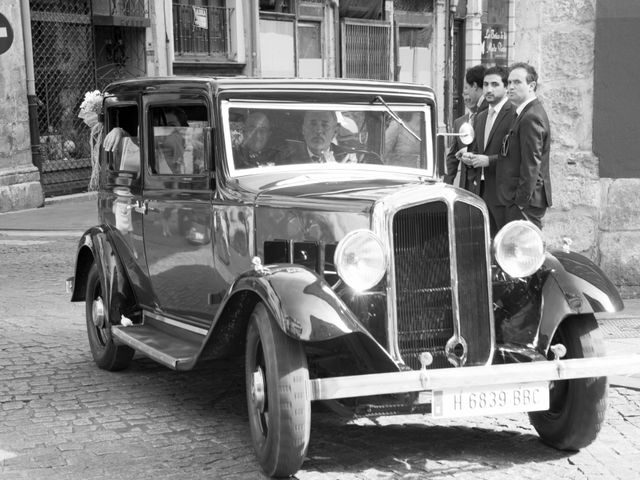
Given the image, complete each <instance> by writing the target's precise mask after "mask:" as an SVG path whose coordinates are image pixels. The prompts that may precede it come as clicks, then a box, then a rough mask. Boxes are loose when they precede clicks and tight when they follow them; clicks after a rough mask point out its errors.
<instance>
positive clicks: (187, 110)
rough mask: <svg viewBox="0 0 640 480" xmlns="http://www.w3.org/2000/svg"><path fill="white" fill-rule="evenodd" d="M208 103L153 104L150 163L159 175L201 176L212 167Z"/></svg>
mask: <svg viewBox="0 0 640 480" xmlns="http://www.w3.org/2000/svg"><path fill="white" fill-rule="evenodd" d="M207 118H208V117H207V109H206V106H204V105H193V104H190V105H179V106H176V105H172V106H153V107H151V108H150V110H149V119H150V122H151V127H150V134H151V141H150V142H149V145H150V156H149V166H150V169H151V173H153V174H157V175H199V174H204V173H206V172H207V170H208V165H207V161H206V158H205V148H204V139H205V132H206V129H207V127H208V126H209V123H208V120H207Z"/></svg>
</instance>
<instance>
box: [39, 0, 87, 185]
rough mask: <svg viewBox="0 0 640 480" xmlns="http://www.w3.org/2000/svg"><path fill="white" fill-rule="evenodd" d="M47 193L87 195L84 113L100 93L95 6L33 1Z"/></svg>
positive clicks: (80, 2) (78, 2)
mask: <svg viewBox="0 0 640 480" xmlns="http://www.w3.org/2000/svg"><path fill="white" fill-rule="evenodd" d="M31 31H32V37H33V64H34V70H35V83H36V96H37V97H38V125H39V128H40V150H41V153H42V172H41V181H42V188H43V190H44V193H45V195H46V196H53V195H61V194H66V193H73V192H79V191H83V190H86V189H87V185H88V183H89V177H90V175H91V158H90V152H89V127H87V126H86V125H85V124H84V123H83V122H82V120H81V119H80V118H78V112H79V107H80V103H81V102H82V100H83V98H84V93H85V92H86V91H88V90H95V89H96V78H95V71H96V69H95V56H94V52H93V29H92V24H91V5H90V0H75V1H62V0H59V1H55V0H54V1H51V0H32V1H31Z"/></svg>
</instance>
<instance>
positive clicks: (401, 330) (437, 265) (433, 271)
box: [393, 202, 491, 369]
mask: <svg viewBox="0 0 640 480" xmlns="http://www.w3.org/2000/svg"><path fill="white" fill-rule="evenodd" d="M454 210H455V215H454V217H455V218H456V221H455V232H456V233H455V235H456V238H455V240H456V242H455V243H456V249H457V252H456V255H455V258H456V259H457V272H455V276H456V277H457V279H458V284H459V294H458V301H459V311H460V334H461V335H462V337H464V338H465V339H466V340H467V346H468V355H467V363H466V364H467V365H469V364H471V365H475V364H481V363H485V362H486V361H487V358H489V355H490V348H491V334H490V328H489V323H488V322H489V321H490V319H489V313H488V309H489V305H488V298H489V297H488V284H487V262H486V253H485V234H484V216H483V213H482V211H481V210H480V209H478V208H477V207H474V206H473V205H468V204H466V203H462V202H457V203H456V204H455V205H454ZM393 244H394V257H395V279H396V285H395V289H396V312H397V335H398V348H399V350H400V355H401V356H402V359H403V361H404V362H405V363H406V364H407V365H408V366H410V367H411V368H413V369H417V368H420V362H419V360H418V355H419V354H420V353H421V352H425V351H428V352H430V353H431V354H432V355H433V357H434V361H433V363H432V364H431V366H430V367H429V368H446V367H451V366H452V365H451V364H450V363H449V362H448V360H447V358H446V352H445V345H446V343H447V341H448V340H449V339H450V338H451V337H452V336H453V334H454V312H453V308H452V290H451V285H452V281H451V279H452V277H451V266H452V262H451V261H450V255H449V227H448V214H447V204H446V203H444V202H432V203H427V204H423V205H418V206H414V207H411V208H407V209H404V210H400V211H399V212H397V213H396V214H395V216H394V219H393Z"/></svg>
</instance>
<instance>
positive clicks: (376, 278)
mask: <svg viewBox="0 0 640 480" xmlns="http://www.w3.org/2000/svg"><path fill="white" fill-rule="evenodd" d="M365 239H366V240H370V241H373V243H374V245H376V247H377V248H378V251H379V254H380V257H379V258H380V260H381V265H380V266H379V268H378V270H377V272H374V273H375V274H374V275H370V276H368V277H367V278H366V279H365V280H363V278H364V277H360V279H359V280H361V281H360V282H356V281H354V280H353V278H352V277H351V275H350V274H349V273H348V272H347V271H346V270H345V269H346V266H345V262H344V261H343V259H344V258H345V252H347V251H348V249H349V248H351V247H352V246H353V245H354V242H358V243H357V244H360V245H361V244H362V243H363V241H364V240H365ZM333 258H334V260H333V262H334V265H335V267H336V272H337V273H338V276H339V277H340V279H341V280H342V281H343V282H344V283H346V284H347V285H348V286H349V287H351V288H353V289H354V290H356V291H361V292H364V291H367V290H370V289H372V288H373V287H375V286H376V285H377V284H378V283H379V282H380V281H381V280H382V279H383V278H384V276H385V274H386V272H387V266H388V259H387V255H386V254H385V250H384V245H383V243H382V240H381V239H380V237H378V236H377V235H376V234H375V233H373V232H372V231H371V230H368V229H366V228H360V229H357V230H352V231H351V232H349V233H347V234H346V235H345V236H344V237H343V238H342V240H340V241H339V242H338V245H337V247H336V251H335V253H334V256H333ZM368 273H372V272H371V271H369V272H368Z"/></svg>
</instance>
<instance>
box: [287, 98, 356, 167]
mask: <svg viewBox="0 0 640 480" xmlns="http://www.w3.org/2000/svg"><path fill="white" fill-rule="evenodd" d="M338 127H339V125H338V117H337V115H336V113H335V112H333V111H330V110H310V111H307V112H305V114H304V120H303V122H302V137H303V138H304V142H300V141H291V140H290V141H287V147H286V149H285V150H284V157H283V158H282V159H281V162H282V163H310V162H312V163H331V162H349V161H351V155H352V154H353V152H354V151H356V150H354V149H353V148H348V147H345V146H340V145H336V144H335V143H332V140H333V139H334V137H335V136H336V133H337V132H338ZM358 151H359V150H358Z"/></svg>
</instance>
